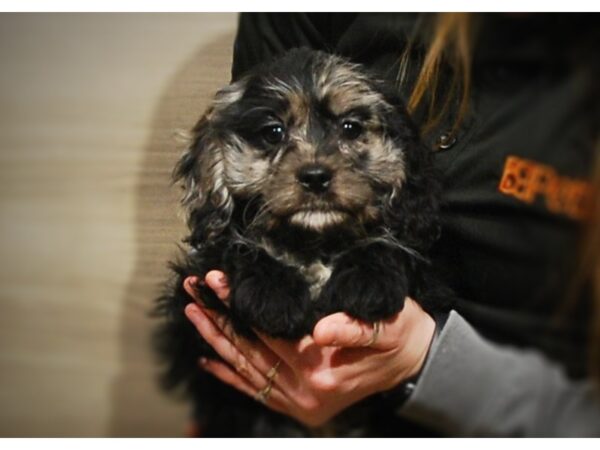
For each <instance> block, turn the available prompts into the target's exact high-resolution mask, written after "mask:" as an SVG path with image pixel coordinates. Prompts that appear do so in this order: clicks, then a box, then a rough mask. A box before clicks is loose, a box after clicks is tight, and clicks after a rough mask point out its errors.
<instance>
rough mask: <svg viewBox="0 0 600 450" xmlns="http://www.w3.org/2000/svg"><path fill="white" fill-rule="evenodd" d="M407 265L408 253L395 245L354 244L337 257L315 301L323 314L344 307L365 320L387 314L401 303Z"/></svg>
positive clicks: (395, 311) (398, 309) (382, 316)
mask: <svg viewBox="0 0 600 450" xmlns="http://www.w3.org/2000/svg"><path fill="white" fill-rule="evenodd" d="M410 267H411V260H410V256H409V255H407V254H406V253H405V252H403V251H402V250H399V249H397V248H394V247H390V246H387V245H384V244H379V243H377V244H371V245H368V246H364V247H358V248H355V249H353V250H351V251H349V252H348V253H346V254H344V255H343V256H341V257H340V258H339V259H338V261H337V262H336V264H335V268H334V270H333V273H332V274H331V278H330V279H329V281H328V282H327V284H326V285H325V287H324V289H323V291H322V293H321V297H320V299H319V302H318V303H319V305H320V307H321V308H323V309H324V310H325V311H324V313H326V314H331V313H333V312H338V311H344V312H347V313H348V314H350V315H351V316H353V317H355V318H357V319H361V320H364V321H367V322H374V321H377V320H381V319H385V318H388V317H390V316H392V315H393V314H395V313H397V312H398V311H400V310H401V309H402V307H403V306H404V299H405V297H406V296H407V295H408V294H409V290H410V286H409V279H410V272H411V268H410Z"/></svg>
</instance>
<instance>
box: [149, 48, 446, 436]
mask: <svg viewBox="0 0 600 450" xmlns="http://www.w3.org/2000/svg"><path fill="white" fill-rule="evenodd" d="M193 133H194V134H193V143H192V144H191V146H190V147H189V149H188V150H187V152H186V153H185V154H184V155H183V157H182V158H181V160H180V161H179V163H178V165H177V167H176V169H175V178H176V179H177V180H181V181H182V182H183V186H184V197H183V205H184V206H185V208H186V211H187V215H188V224H189V228H190V236H189V238H188V240H187V242H188V244H189V246H190V251H189V253H188V254H186V255H185V256H184V257H183V261H181V262H179V263H177V264H174V265H173V268H174V270H175V272H176V276H175V279H174V280H173V283H172V285H171V287H170V288H168V289H167V292H166V294H165V295H164V296H163V297H162V298H161V299H160V300H159V308H158V312H159V314H160V315H161V316H163V317H164V320H165V323H164V324H163V327H162V329H161V330H160V333H159V334H158V339H157V342H158V344H159V346H160V349H161V352H162V353H163V354H164V355H165V357H166V358H167V361H168V370H167V373H166V377H165V381H166V384H167V386H168V387H174V386H177V385H180V384H183V385H185V386H186V387H187V388H188V395H191V396H193V397H194V401H195V404H196V413H197V417H196V419H197V420H198V421H199V422H201V423H202V424H203V429H204V430H205V435H230V436H256V435H301V434H303V433H304V432H305V431H306V430H303V429H302V427H301V426H299V425H298V424H295V423H293V422H292V421H291V420H289V419H286V418H283V417H281V416H278V415H276V414H275V413H272V412H270V411H269V410H268V409H267V408H265V407H264V406H263V405H261V404H259V403H258V402H256V401H254V400H253V399H249V398H246V397H245V396H244V395H243V394H241V393H238V392H235V391H234V390H233V389H231V388H229V387H227V386H225V385H222V384H220V383H219V382H218V381H217V380H215V379H213V378H212V377H211V376H209V375H207V374H205V373H203V372H201V371H200V370H199V369H198V367H197V360H198V358H199V357H200V356H210V357H214V356H215V355H214V352H213V351H212V349H210V347H209V346H208V345H207V344H206V343H205V342H204V341H203V340H202V339H201V337H200V336H199V334H198V332H197V331H196V330H195V329H194V328H193V327H192V325H191V324H190V323H189V322H188V320H187V319H186V318H185V316H184V313H183V309H184V307H185V305H186V304H187V303H189V302H191V301H193V299H192V298H190V297H189V296H188V295H187V294H186V293H185V291H184V290H183V288H182V284H183V279H184V278H185V277H186V276H189V275H196V276H199V277H201V278H203V277H204V275H205V274H206V273H207V272H208V271H210V270H212V269H219V270H222V271H224V272H225V273H226V274H227V275H228V279H229V284H230V286H231V297H230V299H229V306H230V308H229V309H228V310H225V308H224V307H223V306H222V304H221V302H220V301H218V300H217V299H216V298H215V297H214V295H213V294H212V293H211V292H210V291H208V290H206V289H204V290H203V289H202V288H201V287H198V289H199V296H200V297H201V298H202V299H203V301H204V302H205V304H206V305H207V306H208V307H211V308H215V309H218V310H220V311H222V312H223V313H225V314H226V315H227V316H228V317H229V318H230V320H231V322H232V325H233V327H234V329H235V330H236V331H237V332H238V333H240V334H242V335H245V336H252V329H256V330H260V331H262V332H264V333H266V334H269V335H271V336H276V337H281V338H289V339H295V338H299V337H301V336H303V335H305V334H307V333H311V331H312V329H313V326H314V325H315V323H316V321H317V320H318V319H319V318H321V317H323V316H324V315H327V314H330V313H333V312H336V311H345V312H347V313H349V314H350V315H352V316H354V317H356V318H358V319H361V320H365V321H373V322H374V321H378V320H381V319H385V318H388V317H390V316H391V315H393V314H395V313H397V312H398V311H399V310H401V309H402V306H403V302H404V298H405V297H406V296H407V295H410V296H412V297H414V298H416V299H418V300H419V301H420V302H421V303H422V304H423V305H424V307H425V308H426V309H427V308H429V309H431V308H434V307H435V304H434V300H432V299H431V295H430V290H429V288H428V281H426V279H427V278H428V276H427V273H428V269H427V263H426V259H425V257H424V255H425V254H426V253H427V250H428V248H429V247H430V246H431V244H432V243H433V242H434V241H435V239H436V238H437V235H438V225H437V221H436V214H437V197H436V181H435V177H434V176H433V174H432V167H431V162H430V156H429V151H427V150H426V149H425V148H424V147H423V146H421V144H420V142H419V138H418V135H417V131H416V129H415V127H414V126H413V125H412V124H411V122H410V120H409V118H408V116H407V113H406V111H405V109H404V106H403V103H402V101H401V100H400V98H399V97H398V95H397V94H396V93H395V92H394V89H393V88H391V89H390V88H388V87H387V86H386V85H385V83H383V82H381V81H377V80H376V79H375V78H374V77H372V76H371V75H370V74H368V73H367V72H366V71H365V69H364V68H362V67H360V66H358V65H355V64H351V63H349V62H348V61H346V60H344V59H342V58H339V57H336V56H332V55H329V54H325V53H322V52H315V51H310V50H294V51H291V52H289V53H287V54H286V55H284V56H283V57H281V58H280V59H277V60H276V61H273V62H271V63H269V64H266V65H263V66H260V67H257V68H256V69H254V70H253V71H252V73H249V74H248V75H246V76H245V77H244V78H243V79H241V80H239V81H237V82H235V83H233V84H231V85H230V86H228V87H226V88H224V89H222V90H221V91H220V92H218V93H217V95H216V97H215V99H214V101H213V103H212V105H211V107H210V108H209V110H208V111H207V112H206V113H205V115H204V116H203V117H202V118H201V119H200V121H199V122H198V124H197V125H196V126H195V128H194V130H193ZM373 418H374V416H373V417H371V418H365V419H364V420H365V422H364V423H363V425H365V426H366V428H367V429H368V428H369V424H368V423H367V422H368V421H369V420H371V419H373ZM373 426H375V425H373ZM371 428H372V429H371V431H370V433H375V431H374V430H375V428H373V427H371ZM338 432H339V433H340V434H346V433H347V434H350V430H343V429H338Z"/></svg>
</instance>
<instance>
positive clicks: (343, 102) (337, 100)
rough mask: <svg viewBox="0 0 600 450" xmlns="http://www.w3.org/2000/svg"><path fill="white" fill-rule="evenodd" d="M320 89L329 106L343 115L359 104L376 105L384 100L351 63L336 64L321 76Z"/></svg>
mask: <svg viewBox="0 0 600 450" xmlns="http://www.w3.org/2000/svg"><path fill="white" fill-rule="evenodd" d="M318 89H319V92H320V93H321V95H322V96H323V97H327V98H328V100H329V108H330V109H331V112H332V113H333V114H336V115H341V114H343V113H344V112H346V111H349V110H351V109H352V108H355V107H357V106H363V105H374V104H376V103H378V102H379V103H381V102H382V101H383V99H382V97H381V95H380V94H379V93H378V92H375V91H373V90H372V89H371V88H370V87H369V85H368V83H367V82H366V80H365V79H364V77H363V76H362V75H361V74H360V73H358V72H356V71H355V70H354V67H353V66H352V65H349V64H343V65H334V66H332V67H330V68H329V70H326V71H324V73H323V74H322V75H321V76H320V77H319V80H318Z"/></svg>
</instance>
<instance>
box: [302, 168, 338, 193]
mask: <svg viewBox="0 0 600 450" xmlns="http://www.w3.org/2000/svg"><path fill="white" fill-rule="evenodd" d="M332 178H333V173H332V171H331V170H330V169H329V168H327V167H325V166H323V165H321V164H310V165H306V166H303V167H302V168H300V170H298V172H297V173H296V179H297V180H298V182H299V183H300V185H302V187H303V188H304V189H305V190H306V191H308V192H312V193H314V194H323V193H325V192H327V191H328V190H329V186H330V185H331V179H332Z"/></svg>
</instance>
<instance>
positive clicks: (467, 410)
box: [399, 312, 600, 436]
mask: <svg viewBox="0 0 600 450" xmlns="http://www.w3.org/2000/svg"><path fill="white" fill-rule="evenodd" d="M399 412H400V414H401V415H403V416H405V417H408V418H411V419H413V420H417V421H419V422H422V423H424V424H428V425H431V426H433V427H435V428H437V429H440V430H442V431H445V432H448V433H451V434H459V435H469V436H473V435H504V436H600V398H599V397H598V396H597V392H594V386H593V385H592V383H591V382H589V381H587V382H585V381H583V382H574V381H572V380H569V379H568V378H567V377H566V375H565V373H564V372H563V371H562V370H561V369H560V367H559V366H557V365H555V364H553V363H551V362H550V361H548V360H546V359H544V358H543V357H542V356H541V355H540V354H538V353H536V352H530V351H524V350H516V349H510V348H507V347H501V346H498V345H494V344H492V343H491V342H489V341H487V340H485V339H484V338H482V337H481V336H479V335H478V334H477V332H475V331H474V330H473V328H471V327H470V326H469V324H468V323H467V322H466V321H465V320H464V319H463V318H462V317H460V316H459V315H458V314H457V313H455V312H452V313H451V314H450V317H449V319H448V321H447V323H446V325H445V326H444V329H443V330H442V332H441V334H440V336H439V338H438V339H437V340H436V342H435V343H434V345H433V347H432V349H431V353H430V355H429V358H428V361H427V364H426V366H425V368H424V370H423V372H422V374H421V376H420V379H419V382H418V384H417V387H416V389H415V391H414V393H413V394H412V396H411V398H410V399H409V401H408V402H407V403H406V404H405V405H404V406H403V407H402V408H401V409H400V411H399Z"/></svg>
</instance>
